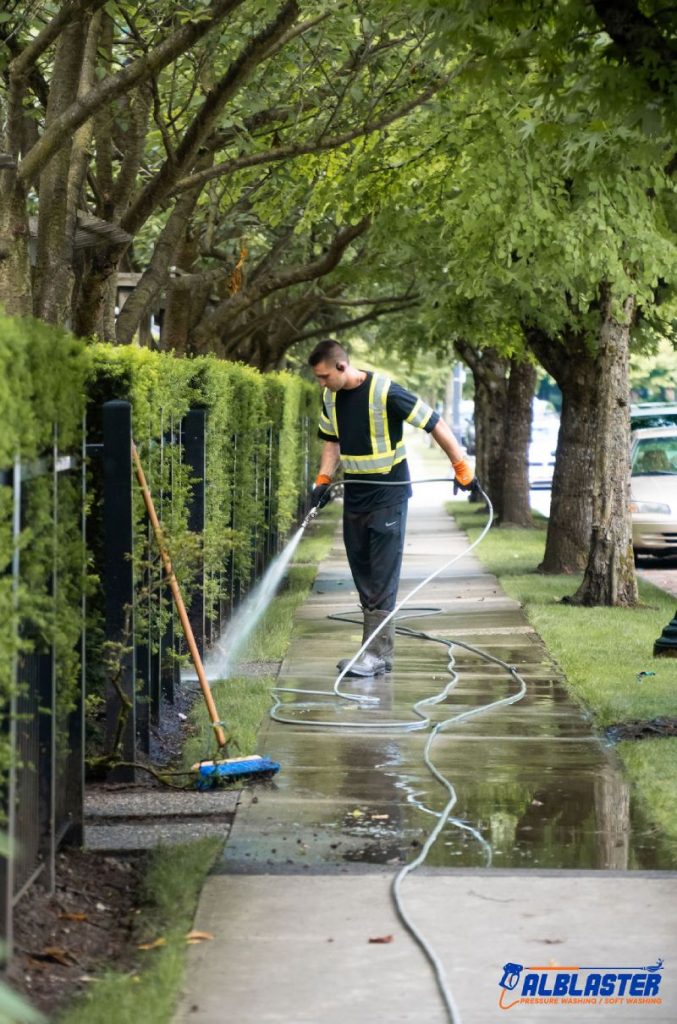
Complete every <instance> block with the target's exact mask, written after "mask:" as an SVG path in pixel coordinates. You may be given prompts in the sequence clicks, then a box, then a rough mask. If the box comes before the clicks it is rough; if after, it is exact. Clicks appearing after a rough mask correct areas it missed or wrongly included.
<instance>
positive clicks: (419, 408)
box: [407, 398, 433, 427]
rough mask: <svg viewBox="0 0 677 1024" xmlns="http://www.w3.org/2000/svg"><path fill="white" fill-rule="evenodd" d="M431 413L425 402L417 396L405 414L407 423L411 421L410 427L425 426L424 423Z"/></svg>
mask: <svg viewBox="0 0 677 1024" xmlns="http://www.w3.org/2000/svg"><path fill="white" fill-rule="evenodd" d="M432 414H433V410H432V409H431V408H430V406H429V405H426V403H425V402H422V401H421V399H420V398H419V399H418V401H417V402H416V405H415V406H414V408H413V409H412V410H411V412H410V413H409V415H408V416H407V423H411V425H412V427H425V425H426V423H427V422H428V420H429V419H430V417H431V416H432Z"/></svg>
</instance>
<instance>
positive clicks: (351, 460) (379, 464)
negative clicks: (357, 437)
mask: <svg viewBox="0 0 677 1024" xmlns="http://www.w3.org/2000/svg"><path fill="white" fill-rule="evenodd" d="M391 383H392V382H391V380H390V378H389V377H386V376H384V375H383V374H381V373H374V374H373V375H372V378H371V384H370V386H369V436H370V438H371V452H369V454H367V455H355V454H352V453H351V452H346V451H344V450H343V448H341V464H342V466H343V468H344V469H345V471H346V472H347V473H380V474H383V475H385V474H386V473H389V472H390V471H391V469H392V468H393V466H396V465H397V463H398V462H402V460H403V459H406V457H407V451H406V448H405V445H404V441H398V442H397V443H396V444H395V445H394V446H393V443H392V441H391V438H390V430H389V429H388V411H387V408H386V403H387V400H388V391H389V390H390V385H391ZM322 406H323V408H322V413H321V414H320V428H321V430H323V431H324V433H326V434H334V436H335V437H336V438H337V439H338V437H339V430H338V418H337V416H336V392H334V391H330V390H329V388H325V389H324V391H323V393H322ZM431 415H432V409H431V408H430V406H428V405H426V404H425V403H424V402H422V401H421V400H420V399H418V401H417V402H416V405H415V406H414V408H413V409H412V410H411V412H410V413H409V415H408V416H407V422H408V423H411V424H412V426H414V427H423V426H425V424H426V423H427V422H428V420H429V419H430V417H431Z"/></svg>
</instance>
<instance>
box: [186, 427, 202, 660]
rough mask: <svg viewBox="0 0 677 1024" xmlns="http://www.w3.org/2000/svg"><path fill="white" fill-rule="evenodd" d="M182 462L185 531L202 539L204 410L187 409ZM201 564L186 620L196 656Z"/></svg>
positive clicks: (199, 642) (199, 645) (199, 631)
mask: <svg viewBox="0 0 677 1024" xmlns="http://www.w3.org/2000/svg"><path fill="white" fill-rule="evenodd" d="M182 427H183V461H184V464H185V465H186V467H187V468H188V471H189V473H190V479H191V497H190V502H189V505H188V529H189V530H190V531H191V533H197V534H199V535H200V536H201V537H202V536H204V530H205V516H206V492H205V487H206V481H207V444H206V441H207V411H206V409H190V410H189V411H188V413H187V414H186V416H185V417H184V419H183V424H182ZM204 582H205V564H204V554H203V555H202V557H201V560H200V566H199V568H198V574H197V578H196V579H195V581H194V586H193V588H192V592H191V595H190V603H189V605H188V618H189V621H190V625H191V628H192V630H193V635H194V636H195V642H196V644H197V648H198V651H199V652H200V657H201V658H202V657H204V650H205V618H206V609H205V599H204Z"/></svg>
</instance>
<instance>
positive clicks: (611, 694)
mask: <svg viewBox="0 0 677 1024" xmlns="http://www.w3.org/2000/svg"><path fill="white" fill-rule="evenodd" d="M447 507H448V511H449V512H450V513H451V514H452V515H453V517H454V519H455V520H456V522H457V524H458V525H459V527H460V528H461V529H462V530H464V531H465V532H466V533H467V534H468V537H469V538H470V539H471V540H474V539H475V538H476V537H477V536H478V534H479V533H480V531H481V529H482V527H483V526H484V524H485V522H486V514H485V512H484V510H483V509H482V508H479V510H478V506H477V505H471V504H469V502H468V501H454V502H450V503H449V505H448V506H447ZM545 537H546V523H545V522H544V521H542V522H537V524H536V526H535V527H534V528H533V529H512V528H511V529H506V530H501V529H495V530H490V532H489V534H488V535H487V537H486V538H485V539H484V541H483V542H482V544H481V545H480V546H479V547H478V548H477V549H476V551H475V553H476V554H477V557H478V558H479V560H480V561H481V562H482V564H483V565H484V566H485V567H486V568H487V569H488V570H489V572H492V573H494V575H496V576H497V577H498V579H499V581H500V583H501V586H502V588H503V590H504V591H505V593H506V594H507V595H508V596H509V597H512V598H514V599H515V600H516V601H519V603H520V605H521V606H522V608H523V609H524V612H525V615H526V617H527V619H528V620H529V622H530V623H531V625H532V626H533V627H534V629H535V630H536V631H537V632H538V633H539V635H540V636H541V638H542V639H543V642H544V643H545V645H546V647H547V648H548V650H549V651H550V653H551V655H552V656H553V658H555V660H556V661H557V662H558V664H559V666H560V668H561V669H562V672H563V674H564V676H565V679H566V685H567V687H568V689H569V692H570V693H571V695H572V696H573V698H574V699H576V700H577V701H579V702H581V703H583V704H584V705H585V706H586V707H587V708H588V709H589V710H590V711H591V712H592V715H593V718H594V720H595V723H596V724H597V726H598V727H600V728H605V727H606V726H608V725H612V724H616V723H621V722H632V721H636V720H639V721H646V720H650V719H653V718H660V717H670V716H672V715H674V709H675V684H676V683H677V666H676V664H675V661H674V659H672V658H654V657H653V644H654V640H656V638H657V637H658V636H660V634H661V630H662V629H663V627H664V626H665V624H666V623H667V622H669V621H670V620H671V619H672V617H673V615H674V610H675V602H674V598H672V597H670V595H669V594H666V593H665V592H664V591H662V590H660V589H659V588H658V587H654V586H652V585H651V584H650V583H647V582H645V581H644V580H641V579H640V580H639V593H640V602H641V604H640V605H639V607H637V608H581V607H575V606H572V605H566V604H562V603H561V600H562V598H563V597H565V596H567V595H570V594H573V593H574V592H575V590H576V588H577V587H578V584H579V582H580V579H581V576H580V575H569V576H545V575H542V574H540V573H538V572H536V568H537V566H538V564H539V563H540V561H541V559H542V557H543V552H544V549H545ZM641 672H654V673H655V675H654V676H647V677H644V678H643V679H642V678H641V677H640V676H639V674H640V673H641ZM617 749H618V752H619V754H620V756H621V758H622V759H623V762H624V763H625V765H626V769H627V771H628V775H629V777H630V779H631V780H632V783H633V785H634V786H635V787H636V788H637V791H638V793H639V794H640V796H641V798H642V799H643V800H644V802H645V803H646V805H647V810H648V811H649V813H650V815H651V817H652V818H653V820H654V821H656V823H657V824H659V825H660V826H661V828H663V829H664V830H665V831H666V833H668V834H669V835H671V836H675V837H677V772H676V771H675V767H676V766H677V740H675V739H670V738H664V739H660V738H659V739H644V740H641V741H634V742H623V743H620V744H619V745H618V748H617Z"/></svg>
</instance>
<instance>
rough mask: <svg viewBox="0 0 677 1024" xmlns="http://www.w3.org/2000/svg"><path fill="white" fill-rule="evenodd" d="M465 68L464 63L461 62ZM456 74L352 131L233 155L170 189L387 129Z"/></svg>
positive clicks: (197, 183)
mask: <svg viewBox="0 0 677 1024" xmlns="http://www.w3.org/2000/svg"><path fill="white" fill-rule="evenodd" d="M463 67H464V68H465V67H467V64H465V65H463ZM459 73H460V69H456V71H455V72H453V73H452V74H451V75H445V76H444V78H441V79H438V80H437V81H436V82H434V83H433V84H432V85H430V86H428V88H427V89H425V90H424V91H423V92H422V93H419V95H418V96H415V97H414V98H413V99H411V100H409V101H408V102H407V103H403V104H402V106H400V107H398V108H397V109H396V110H393V111H391V112H390V113H389V114H386V115H384V116H383V117H380V118H377V119H376V120H375V121H369V122H367V123H366V124H363V125H361V126H360V127H359V128H354V129H353V130H352V131H347V132H341V133H340V134H338V135H332V136H329V138H325V139H313V140H312V141H311V142H306V143H292V144H290V145H287V146H278V147H277V148H276V149H271V150H267V151H266V152H265V153H249V154H246V155H244V156H239V157H236V158H235V159H234V160H228V161H226V162H225V163H220V164H216V165H215V166H214V167H212V168H211V169H210V170H209V171H203V172H201V173H199V174H191V175H189V176H188V177H187V178H183V180H181V181H179V182H178V183H177V185H176V186H175V188H174V190H173V191H174V192H183V191H184V190H185V189H188V188H194V187H195V186H196V185H201V184H203V183H204V182H206V181H211V179H212V178H218V177H221V176H222V175H224V174H232V173H233V172H234V171H239V170H242V169H243V168H245V167H257V166H259V165H260V164H266V163H275V162H278V161H281V160H291V159H294V158H295V157H297V156H304V155H306V154H308V153H320V152H324V151H326V150H330V149H337V148H338V147H339V146H344V145H345V144H346V143H348V142H352V141H353V140H354V139H359V138H361V137H362V136H364V135H370V134H371V133H372V132H376V131H381V130H382V129H383V128H387V126H388V125H390V124H392V123H393V122H394V121H398V120H399V119H400V118H402V117H405V116H406V114H408V113H410V111H412V110H415V109H416V107H420V106H421V104H423V103H425V102H426V101H427V100H429V99H430V98H431V97H432V96H434V95H435V93H436V92H439V90H440V89H442V88H443V87H444V86H445V85H448V84H449V82H450V81H451V80H452V78H454V77H455V76H456V75H457V74H459Z"/></svg>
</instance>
